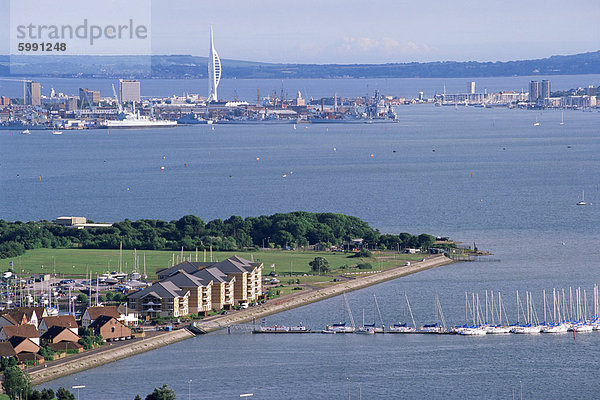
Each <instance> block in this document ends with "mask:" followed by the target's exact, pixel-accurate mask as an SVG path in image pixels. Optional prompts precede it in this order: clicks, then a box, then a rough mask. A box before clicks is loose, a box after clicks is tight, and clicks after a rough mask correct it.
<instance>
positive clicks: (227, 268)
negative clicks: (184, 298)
mask: <svg viewBox="0 0 600 400" xmlns="http://www.w3.org/2000/svg"><path fill="white" fill-rule="evenodd" d="M260 264H261V263H254V262H252V261H250V260H246V259H245V258H242V257H240V256H233V257H229V258H228V259H226V260H223V261H220V262H190V261H186V262H182V263H181V264H177V265H175V266H173V267H171V268H166V269H163V270H160V271H158V272H157V274H158V275H160V276H171V275H174V274H176V273H177V272H179V271H180V270H184V271H185V272H187V273H188V274H192V273H195V272H196V271H198V270H201V269H205V268H209V267H215V268H219V269H220V270H221V271H222V272H225V273H227V272H229V273H242V272H251V271H252V270H253V269H254V268H256V267H257V266H259V265H260Z"/></svg>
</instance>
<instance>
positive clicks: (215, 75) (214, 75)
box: [207, 26, 221, 103]
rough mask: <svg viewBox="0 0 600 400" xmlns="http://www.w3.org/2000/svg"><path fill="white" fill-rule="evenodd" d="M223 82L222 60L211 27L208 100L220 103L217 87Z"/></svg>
mask: <svg viewBox="0 0 600 400" xmlns="http://www.w3.org/2000/svg"><path fill="white" fill-rule="evenodd" d="M220 81H221V59H220V58H219V55H218V54H217V50H215V42H214V38H213V29H212V26H211V27H210V47H209V50H208V100H207V102H209V103H210V102H211V101H219V97H218V95H217V87H218V86H219V82H220Z"/></svg>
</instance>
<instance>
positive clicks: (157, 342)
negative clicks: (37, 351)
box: [28, 329, 194, 385]
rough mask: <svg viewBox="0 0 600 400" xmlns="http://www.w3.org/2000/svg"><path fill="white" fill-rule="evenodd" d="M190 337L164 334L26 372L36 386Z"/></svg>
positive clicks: (182, 333) (178, 332) (182, 332)
mask: <svg viewBox="0 0 600 400" xmlns="http://www.w3.org/2000/svg"><path fill="white" fill-rule="evenodd" d="M191 337H194V334H193V333H191V332H190V331H188V330H187V329H179V330H176V331H173V332H166V333H164V334H161V335H158V336H154V337H151V338H147V339H139V340H133V341H131V343H127V344H124V345H121V346H119V347H116V348H115V349H109V350H105V351H100V352H97V353H93V354H89V355H87V356H83V357H78V358H76V359H73V360H69V359H66V360H65V361H64V362H62V363H59V364H57V365H51V366H48V367H45V368H40V369H37V370H35V371H31V372H28V375H29V377H30V378H31V383H32V384H34V385H38V384H40V383H44V382H47V381H51V380H53V379H57V378H60V377H63V376H66V375H70V374H73V373H76V372H81V371H83V370H86V369H90V368H94V367H98V366H100V365H103V364H108V363H111V362H113V361H117V360H121V359H123V358H126V357H130V356H133V355H136V354H140V353H144V352H146V351H150V350H154V349H157V348H159V347H163V346H166V345H168V344H172V343H175V342H179V341H181V340H185V339H189V338H191ZM104 346H110V343H106V344H105V345H104ZM84 354H85V353H84Z"/></svg>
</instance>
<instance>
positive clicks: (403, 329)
mask: <svg viewBox="0 0 600 400" xmlns="http://www.w3.org/2000/svg"><path fill="white" fill-rule="evenodd" d="M387 332H388V333H414V332H415V328H413V327H412V326H408V325H407V324H406V322H404V323H402V324H393V325H392V326H390V327H388V330H387Z"/></svg>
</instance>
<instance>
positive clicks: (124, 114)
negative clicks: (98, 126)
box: [103, 85, 177, 128]
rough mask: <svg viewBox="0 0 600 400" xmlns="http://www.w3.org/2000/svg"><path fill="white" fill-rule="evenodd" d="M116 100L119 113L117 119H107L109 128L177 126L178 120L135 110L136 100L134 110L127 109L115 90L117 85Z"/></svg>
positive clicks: (106, 123) (106, 124)
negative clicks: (144, 113) (141, 113)
mask: <svg viewBox="0 0 600 400" xmlns="http://www.w3.org/2000/svg"><path fill="white" fill-rule="evenodd" d="M112 90H113V94H114V96H115V100H116V101H117V107H118V110H119V114H118V117H117V119H116V120H106V121H104V123H103V125H104V126H105V127H107V128H165V127H171V126H176V125H177V121H168V120H160V119H156V118H154V117H149V116H145V115H140V112H139V110H138V111H137V112H136V110H135V102H134V103H133V112H129V111H125V110H124V109H123V106H122V105H121V102H120V101H119V98H118V97H117V92H116V91H115V85H113V86H112Z"/></svg>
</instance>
